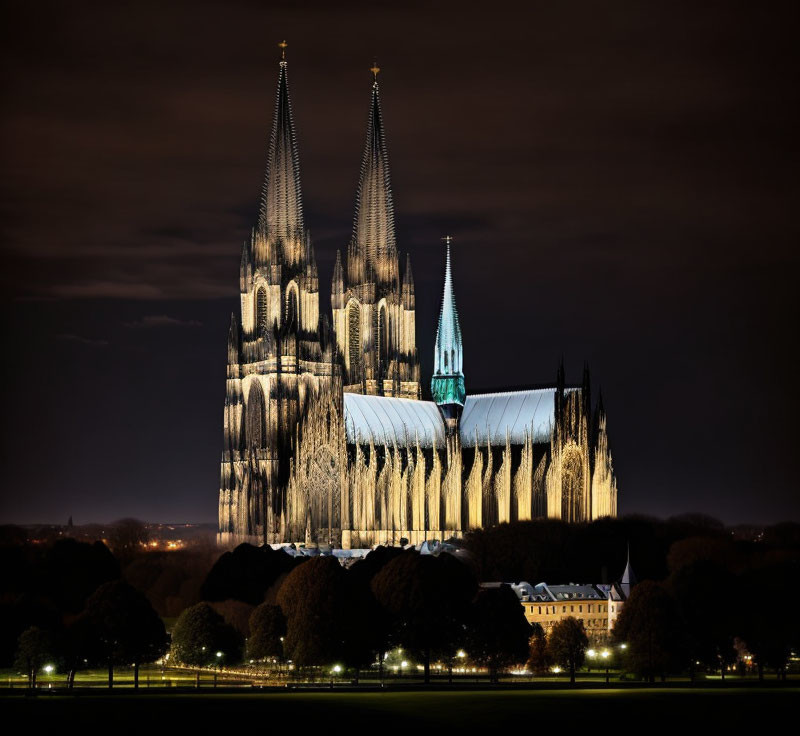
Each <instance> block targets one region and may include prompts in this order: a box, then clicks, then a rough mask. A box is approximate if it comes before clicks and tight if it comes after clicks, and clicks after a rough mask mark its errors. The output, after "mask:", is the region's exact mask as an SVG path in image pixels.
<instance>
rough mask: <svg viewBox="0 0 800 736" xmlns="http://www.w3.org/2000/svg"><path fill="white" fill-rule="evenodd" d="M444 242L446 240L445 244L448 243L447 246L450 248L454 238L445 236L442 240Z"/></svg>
mask: <svg viewBox="0 0 800 736" xmlns="http://www.w3.org/2000/svg"><path fill="white" fill-rule="evenodd" d="M442 240H444V242H445V243H447V245H448V246H449V245H450V243H452V242H453V236H452V235H445V236H444V237H443V238H442Z"/></svg>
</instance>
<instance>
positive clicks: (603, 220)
mask: <svg viewBox="0 0 800 736" xmlns="http://www.w3.org/2000/svg"><path fill="white" fill-rule="evenodd" d="M799 26H800V24H799V23H798V9H797V5H796V4H795V3H787V4H786V5H785V6H784V5H781V4H780V3H756V2H752V1H751V2H745V3H734V2H717V3H714V2H707V3H697V2H676V1H675V0H671V1H670V2H660V3H659V2H611V3H597V2H593V1H587V2H557V3H554V2H551V1H549V2H530V1H529V2H524V3H519V4H516V3H483V4H480V5H475V6H470V4H469V3H464V2H459V3H436V7H435V9H432V8H431V7H429V4H428V3H402V2H392V3H383V2H370V3H367V4H361V3H348V2H314V3H267V2H232V1H228V2H216V3H212V2H202V1H198V0H192V1H191V2H170V1H169V0H167V1H161V2H151V1H150V0H137V2H135V3H122V2H112V3H109V2H99V3H89V2H76V3H63V2H57V3H51V2H37V3H31V2H27V1H25V2H8V3H6V13H5V22H4V24H3V29H2V31H0V33H1V34H2V39H1V48H2V51H1V52H0V53H2V56H3V70H4V71H3V87H4V94H3V101H4V105H3V116H2V178H0V187H1V188H2V199H1V201H2V220H1V222H2V247H3V256H2V258H3V260H2V273H1V274H0V279H1V280H2V299H3V309H2V315H3V326H4V328H5V330H4V331H5V333H6V338H5V339H6V342H5V350H4V351H3V355H4V360H3V365H4V369H5V371H4V374H5V381H4V382H3V388H4V392H3V393H4V396H3V406H4V411H3V429H4V432H3V442H2V462H3V473H2V503H1V504H0V522H15V523H21V522H51V521H52V522H61V523H64V522H66V519H67V517H68V516H69V515H70V514H72V515H73V517H74V519H75V523H76V524H78V523H84V522H87V521H95V520H96V521H104V520H112V519H115V518H119V517H123V516H136V517H139V518H143V519H146V520H150V521H184V520H186V521H214V520H215V519H216V513H217V495H218V488H219V457H220V451H221V446H222V407H223V401H224V395H225V362H226V341H227V328H228V322H229V320H230V313H231V310H233V309H236V308H237V302H238V263H239V257H240V248H241V244H242V242H243V240H244V239H245V237H246V234H247V232H248V231H249V229H250V227H251V226H252V225H253V224H254V222H255V217H256V212H257V207H258V195H259V192H260V188H261V179H262V176H263V169H264V164H265V160H266V149H267V141H268V135H269V130H270V126H271V122H272V108H273V104H274V91H275V83H276V78H277V58H278V49H277V46H276V44H277V42H278V41H279V40H281V39H282V38H284V37H285V38H286V39H287V40H288V42H289V48H288V53H287V58H288V60H289V81H290V89H291V94H292V102H293V106H294V113H295V122H296V125H297V130H298V142H299V149H300V161H301V171H302V181H303V193H304V202H305V212H306V223H307V226H308V227H309V229H310V231H311V235H312V238H313V244H314V248H315V250H316V255H317V259H318V261H319V264H320V292H321V293H320V302H321V308H322V309H323V310H325V311H329V310H330V276H331V272H332V268H333V260H334V258H335V252H336V249H337V248H342V249H344V248H345V247H346V245H347V242H348V239H349V235H350V231H351V227H352V214H353V206H354V198H355V189H356V184H357V179H358V171H359V166H360V160H361V153H362V146H363V138H364V135H365V128H366V117H367V112H368V103H369V92H370V82H371V74H370V72H369V67H370V66H371V65H372V61H373V58H375V59H377V61H378V63H379V65H380V66H381V68H382V71H381V74H380V83H381V96H382V102H383V112H384V120H385V124H386V131H387V140H388V146H389V156H390V163H391V167H392V184H393V189H394V194H395V211H396V222H397V228H398V247H399V248H400V250H401V251H402V252H405V251H406V250H407V251H409V252H410V253H411V256H412V262H413V268H414V274H415V279H416V287H417V342H418V345H419V348H420V356H421V361H422V366H423V380H424V385H425V389H426V391H427V390H428V385H429V380H430V373H431V366H432V360H433V340H434V336H435V325H436V318H437V312H438V300H439V296H440V293H441V283H442V277H443V273H442V272H443V257H444V254H443V249H442V248H443V246H442V243H441V241H440V238H441V237H442V236H443V235H445V234H447V233H449V234H452V235H453V236H454V238H455V243H454V252H453V258H454V277H455V290H456V299H457V302H458V306H459V311H460V314H461V326H462V330H463V335H464V372H465V375H466V382H467V391H468V392H469V391H470V390H477V389H491V388H502V387H507V386H524V385H529V384H534V383H540V382H544V381H552V380H554V379H555V374H556V369H557V366H558V362H559V360H560V358H561V356H562V355H563V356H564V359H565V364H566V371H567V380H568V381H579V380H580V376H581V371H582V365H583V361H584V360H588V361H589V362H590V365H591V369H592V377H593V381H594V391H595V395H596V392H597V389H598V388H599V387H602V392H603V396H604V402H605V405H606V409H607V411H608V416H609V424H608V428H609V436H610V442H611V449H612V452H613V454H614V460H615V466H616V471H617V474H618V480H619V488H620V503H619V507H620V513H646V514H654V515H658V516H669V515H673V514H678V513H683V512H703V513H708V514H712V515H714V516H717V517H718V518H721V519H722V520H723V521H726V522H731V523H734V522H774V521H779V520H782V519H793V520H800V492H799V489H798V480H797V478H798V469H797V458H798V439H800V438H799V436H798V434H799V433H798V426H797V417H798V409H799V408H800V407H799V404H800V400H799V399H800V397H799V393H800V392H799V391H798V378H797V371H798V360H797V359H798V330H797V321H798V316H799V315H798V296H797V279H798V265H799V264H798V242H800V239H799V238H798V235H800V227H799V226H798V199H799V198H798V170H800V167H799V166H798V164H800V161H799V160H798V159H799V158H800V157H799V156H798V138H799V137H800V136H798V131H799V130H800V120H798V117H799V116H798V89H799V88H800V85H799V84H798V68H799V67H800V65H799V64H798V54H797V51H796V40H797V37H798V29H799Z"/></svg>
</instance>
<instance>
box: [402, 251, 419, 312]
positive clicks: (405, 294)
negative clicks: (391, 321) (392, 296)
mask: <svg viewBox="0 0 800 736" xmlns="http://www.w3.org/2000/svg"><path fill="white" fill-rule="evenodd" d="M402 301H403V309H414V308H415V302H416V299H415V297H414V274H413V273H412V272H411V254H410V253H406V270H405V272H404V273H403V288H402Z"/></svg>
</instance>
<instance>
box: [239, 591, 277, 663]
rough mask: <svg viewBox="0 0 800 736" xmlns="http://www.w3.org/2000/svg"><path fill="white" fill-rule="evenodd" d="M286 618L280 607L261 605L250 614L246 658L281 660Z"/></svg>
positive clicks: (267, 604)
mask: <svg viewBox="0 0 800 736" xmlns="http://www.w3.org/2000/svg"><path fill="white" fill-rule="evenodd" d="M285 636H286V617H285V616H284V615H283V611H281V607H280V606H273V605H271V604H269V603H262V604H261V605H260V606H258V607H256V608H255V609H253V613H252V614H250V637H249V638H248V640H247V656H248V657H249V658H250V659H271V658H273V657H274V658H277V659H283V641H284V638H285Z"/></svg>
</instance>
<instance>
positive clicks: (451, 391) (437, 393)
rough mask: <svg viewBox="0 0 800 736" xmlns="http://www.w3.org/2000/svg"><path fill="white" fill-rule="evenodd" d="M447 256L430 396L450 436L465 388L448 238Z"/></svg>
mask: <svg viewBox="0 0 800 736" xmlns="http://www.w3.org/2000/svg"><path fill="white" fill-rule="evenodd" d="M444 240H445V243H446V244H447V256H446V260H445V270H444V293H443V294H442V308H441V310H440V312H439V326H438V328H437V329H436V346H435V352H434V364H433V378H432V379H431V393H432V394H433V400H434V401H435V402H436V404H437V406H438V407H439V410H440V411H441V412H442V416H443V417H444V420H445V425H446V426H447V429H448V433H449V434H455V433H456V432H457V431H458V420H459V418H460V417H461V411H462V410H463V408H464V402H465V401H466V396H467V393H466V390H465V388H464V373H463V372H462V367H463V352H462V347H461V325H459V323H458V309H457V308H456V296H455V293H454V291H453V274H452V272H451V269H450V242H451V241H452V238H451V237H450V236H449V235H448V236H447V237H446V238H445V239H444Z"/></svg>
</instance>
